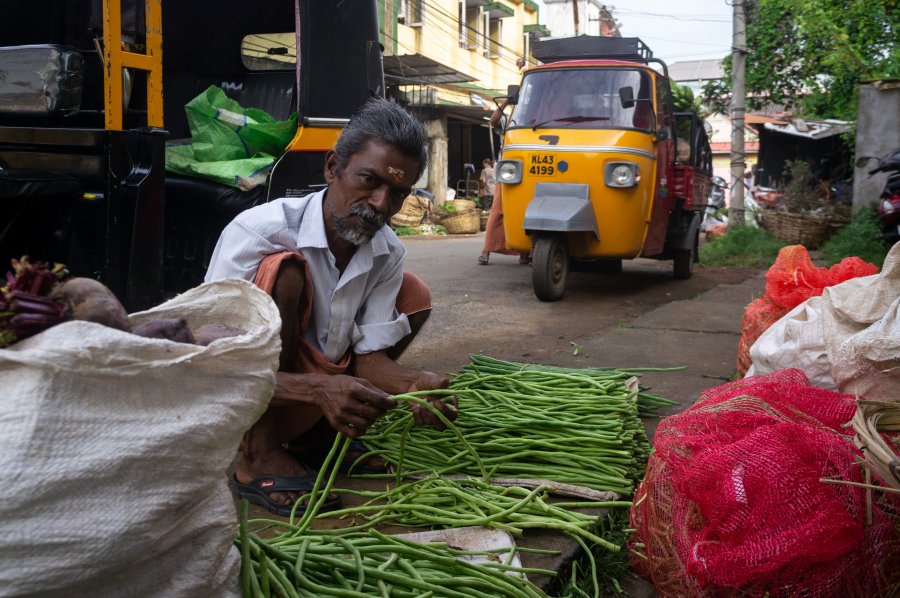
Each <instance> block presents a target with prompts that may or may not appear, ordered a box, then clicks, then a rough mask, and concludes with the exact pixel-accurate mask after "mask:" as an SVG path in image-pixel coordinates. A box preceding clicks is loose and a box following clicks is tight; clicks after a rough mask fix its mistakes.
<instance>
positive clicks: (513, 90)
mask: <svg viewBox="0 0 900 598" xmlns="http://www.w3.org/2000/svg"><path fill="white" fill-rule="evenodd" d="M506 103H507V104H509V105H510V106H515V105H516V104H518V103H519V86H518V85H508V86H507V87H506Z"/></svg>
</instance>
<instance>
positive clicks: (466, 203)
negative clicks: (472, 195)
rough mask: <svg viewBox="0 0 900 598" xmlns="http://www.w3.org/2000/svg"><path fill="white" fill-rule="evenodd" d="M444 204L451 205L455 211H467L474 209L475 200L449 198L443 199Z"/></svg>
mask: <svg viewBox="0 0 900 598" xmlns="http://www.w3.org/2000/svg"><path fill="white" fill-rule="evenodd" d="M444 205H445V206H446V205H451V206H453V207H454V208H456V211H457V212H469V211H471V210H474V209H475V207H476V206H475V202H474V201H472V200H471V199H451V200H449V201H445V202H444Z"/></svg>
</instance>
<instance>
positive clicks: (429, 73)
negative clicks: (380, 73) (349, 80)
mask: <svg viewBox="0 0 900 598" xmlns="http://www.w3.org/2000/svg"><path fill="white" fill-rule="evenodd" d="M384 75H385V77H395V78H397V79H399V80H400V81H401V82H404V81H405V82H407V83H409V84H415V83H421V84H429V83H431V84H436V83H461V82H463V81H475V77H472V76H471V75H467V74H465V73H461V72H459V71H457V70H456V69H452V68H450V67H449V66H446V65H443V64H441V63H440V62H437V61H436V60H432V59H431V58H428V57H427V56H422V55H421V54H404V55H402V56H385V57H384Z"/></svg>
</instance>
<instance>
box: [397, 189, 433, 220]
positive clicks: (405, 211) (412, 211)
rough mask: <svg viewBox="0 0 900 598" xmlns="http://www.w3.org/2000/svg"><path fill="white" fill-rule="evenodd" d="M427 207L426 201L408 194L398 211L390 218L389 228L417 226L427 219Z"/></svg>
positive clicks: (428, 205)
mask: <svg viewBox="0 0 900 598" xmlns="http://www.w3.org/2000/svg"><path fill="white" fill-rule="evenodd" d="M429 207H430V204H429V203H428V200H427V199H425V198H424V197H419V196H417V195H412V194H410V195H408V196H407V197H406V199H405V200H404V201H403V207H402V208H400V211H399V212H397V213H396V214H394V215H393V216H392V217H391V226H419V225H420V224H422V223H423V222H424V221H425V220H426V219H427V218H428V211H429Z"/></svg>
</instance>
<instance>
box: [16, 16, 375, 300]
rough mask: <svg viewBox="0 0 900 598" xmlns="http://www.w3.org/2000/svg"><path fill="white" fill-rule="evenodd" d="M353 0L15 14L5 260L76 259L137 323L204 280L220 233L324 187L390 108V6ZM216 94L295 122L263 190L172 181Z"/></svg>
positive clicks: (71, 264) (74, 264) (78, 270)
mask: <svg viewBox="0 0 900 598" xmlns="http://www.w3.org/2000/svg"><path fill="white" fill-rule="evenodd" d="M352 4H353V6H352V7H350V6H335V5H334V4H333V3H330V2H318V1H315V0H269V1H267V2H262V3H255V4H254V3H248V2H245V1H243V0H191V1H190V2H183V1H178V0H9V1H8V2H6V3H4V17H3V18H2V19H0V259H2V260H6V264H5V265H6V266H7V267H8V266H9V262H8V260H9V258H18V257H21V256H22V255H24V254H28V255H29V256H30V257H31V259H32V260H41V261H56V262H62V263H65V264H66V265H67V266H68V268H69V270H70V271H71V272H72V273H73V274H75V275H78V276H87V277H91V278H96V279H98V280H100V281H102V282H103V283H104V284H106V285H107V286H108V287H109V288H110V289H111V290H112V291H113V292H114V293H115V294H116V295H117V296H118V298H119V299H120V301H122V303H123V304H124V305H125V306H126V308H128V309H129V311H134V310H138V309H143V308H147V307H150V306H153V305H156V304H157V303H158V302H159V301H160V300H162V299H164V298H166V297H169V296H173V295H175V294H177V293H180V292H183V291H185V290H187V289H189V288H191V287H193V286H196V285H198V284H200V283H201V282H202V281H203V277H204V274H205V272H206V268H207V266H208V264H209V258H210V256H211V253H212V250H213V248H214V246H215V243H216V241H217V239H218V237H219V234H220V233H221V231H222V229H223V228H224V227H225V225H226V224H227V223H228V222H230V221H231V220H232V219H233V218H234V217H235V216H236V215H237V214H238V213H240V212H241V211H242V210H245V209H247V208H250V207H253V206H255V205H258V204H260V203H264V202H266V201H269V200H271V199H274V198H277V197H284V196H291V195H305V194H306V193H309V192H311V191H313V190H315V189H316V188H317V187H319V186H322V185H324V183H325V178H324V173H323V165H324V155H325V152H326V151H327V150H328V149H330V148H331V147H333V145H334V143H335V141H336V139H337V137H338V135H339V134H340V132H341V130H342V128H343V126H344V125H345V124H346V123H347V122H348V120H349V118H350V116H351V115H352V114H353V113H354V112H355V111H356V110H357V109H358V108H359V106H361V105H362V104H364V103H365V102H366V101H367V100H368V98H370V97H371V96H373V95H381V96H383V95H384V94H385V87H384V72H383V67H382V55H381V48H380V43H379V33H378V4H377V2H376V0H362V1H360V2H354V3H352ZM211 86H215V87H218V88H219V89H221V90H222V91H223V92H224V93H225V95H226V96H228V97H229V98H230V99H232V100H234V101H236V102H237V103H238V104H239V105H241V106H242V107H246V108H258V109H261V110H264V111H265V112H266V113H268V114H269V115H270V116H272V117H273V118H274V119H276V120H278V121H284V120H288V119H289V118H290V115H291V114H292V113H297V118H296V125H297V127H296V134H295V135H294V137H293V140H292V141H290V143H289V144H288V146H287V148H285V151H284V153H283V154H282V155H281V156H280V157H278V156H275V157H278V158H279V159H278V161H277V163H276V164H275V165H274V167H272V169H271V171H270V172H269V173H268V176H267V177H266V176H265V173H263V175H262V176H261V177H260V178H261V179H263V180H262V184H259V185H257V186H255V187H252V188H238V187H236V186H228V185H226V184H222V183H220V182H216V181H212V180H209V179H204V178H197V177H190V176H184V175H180V174H174V173H172V172H171V171H170V170H167V169H166V157H165V153H164V152H165V150H166V145H167V144H170V143H172V142H176V143H177V142H180V141H181V140H185V139H189V138H190V136H191V130H190V128H189V122H188V117H187V115H186V111H185V105H186V104H187V103H188V102H189V101H190V100H192V99H193V98H195V97H197V96H198V95H199V94H201V93H203V92H204V91H205V90H207V89H208V88H210V87H211ZM163 91H165V93H163ZM2 266H3V264H2V263H0V267H2ZM5 270H6V268H2V269H0V272H3V271H5Z"/></svg>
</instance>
